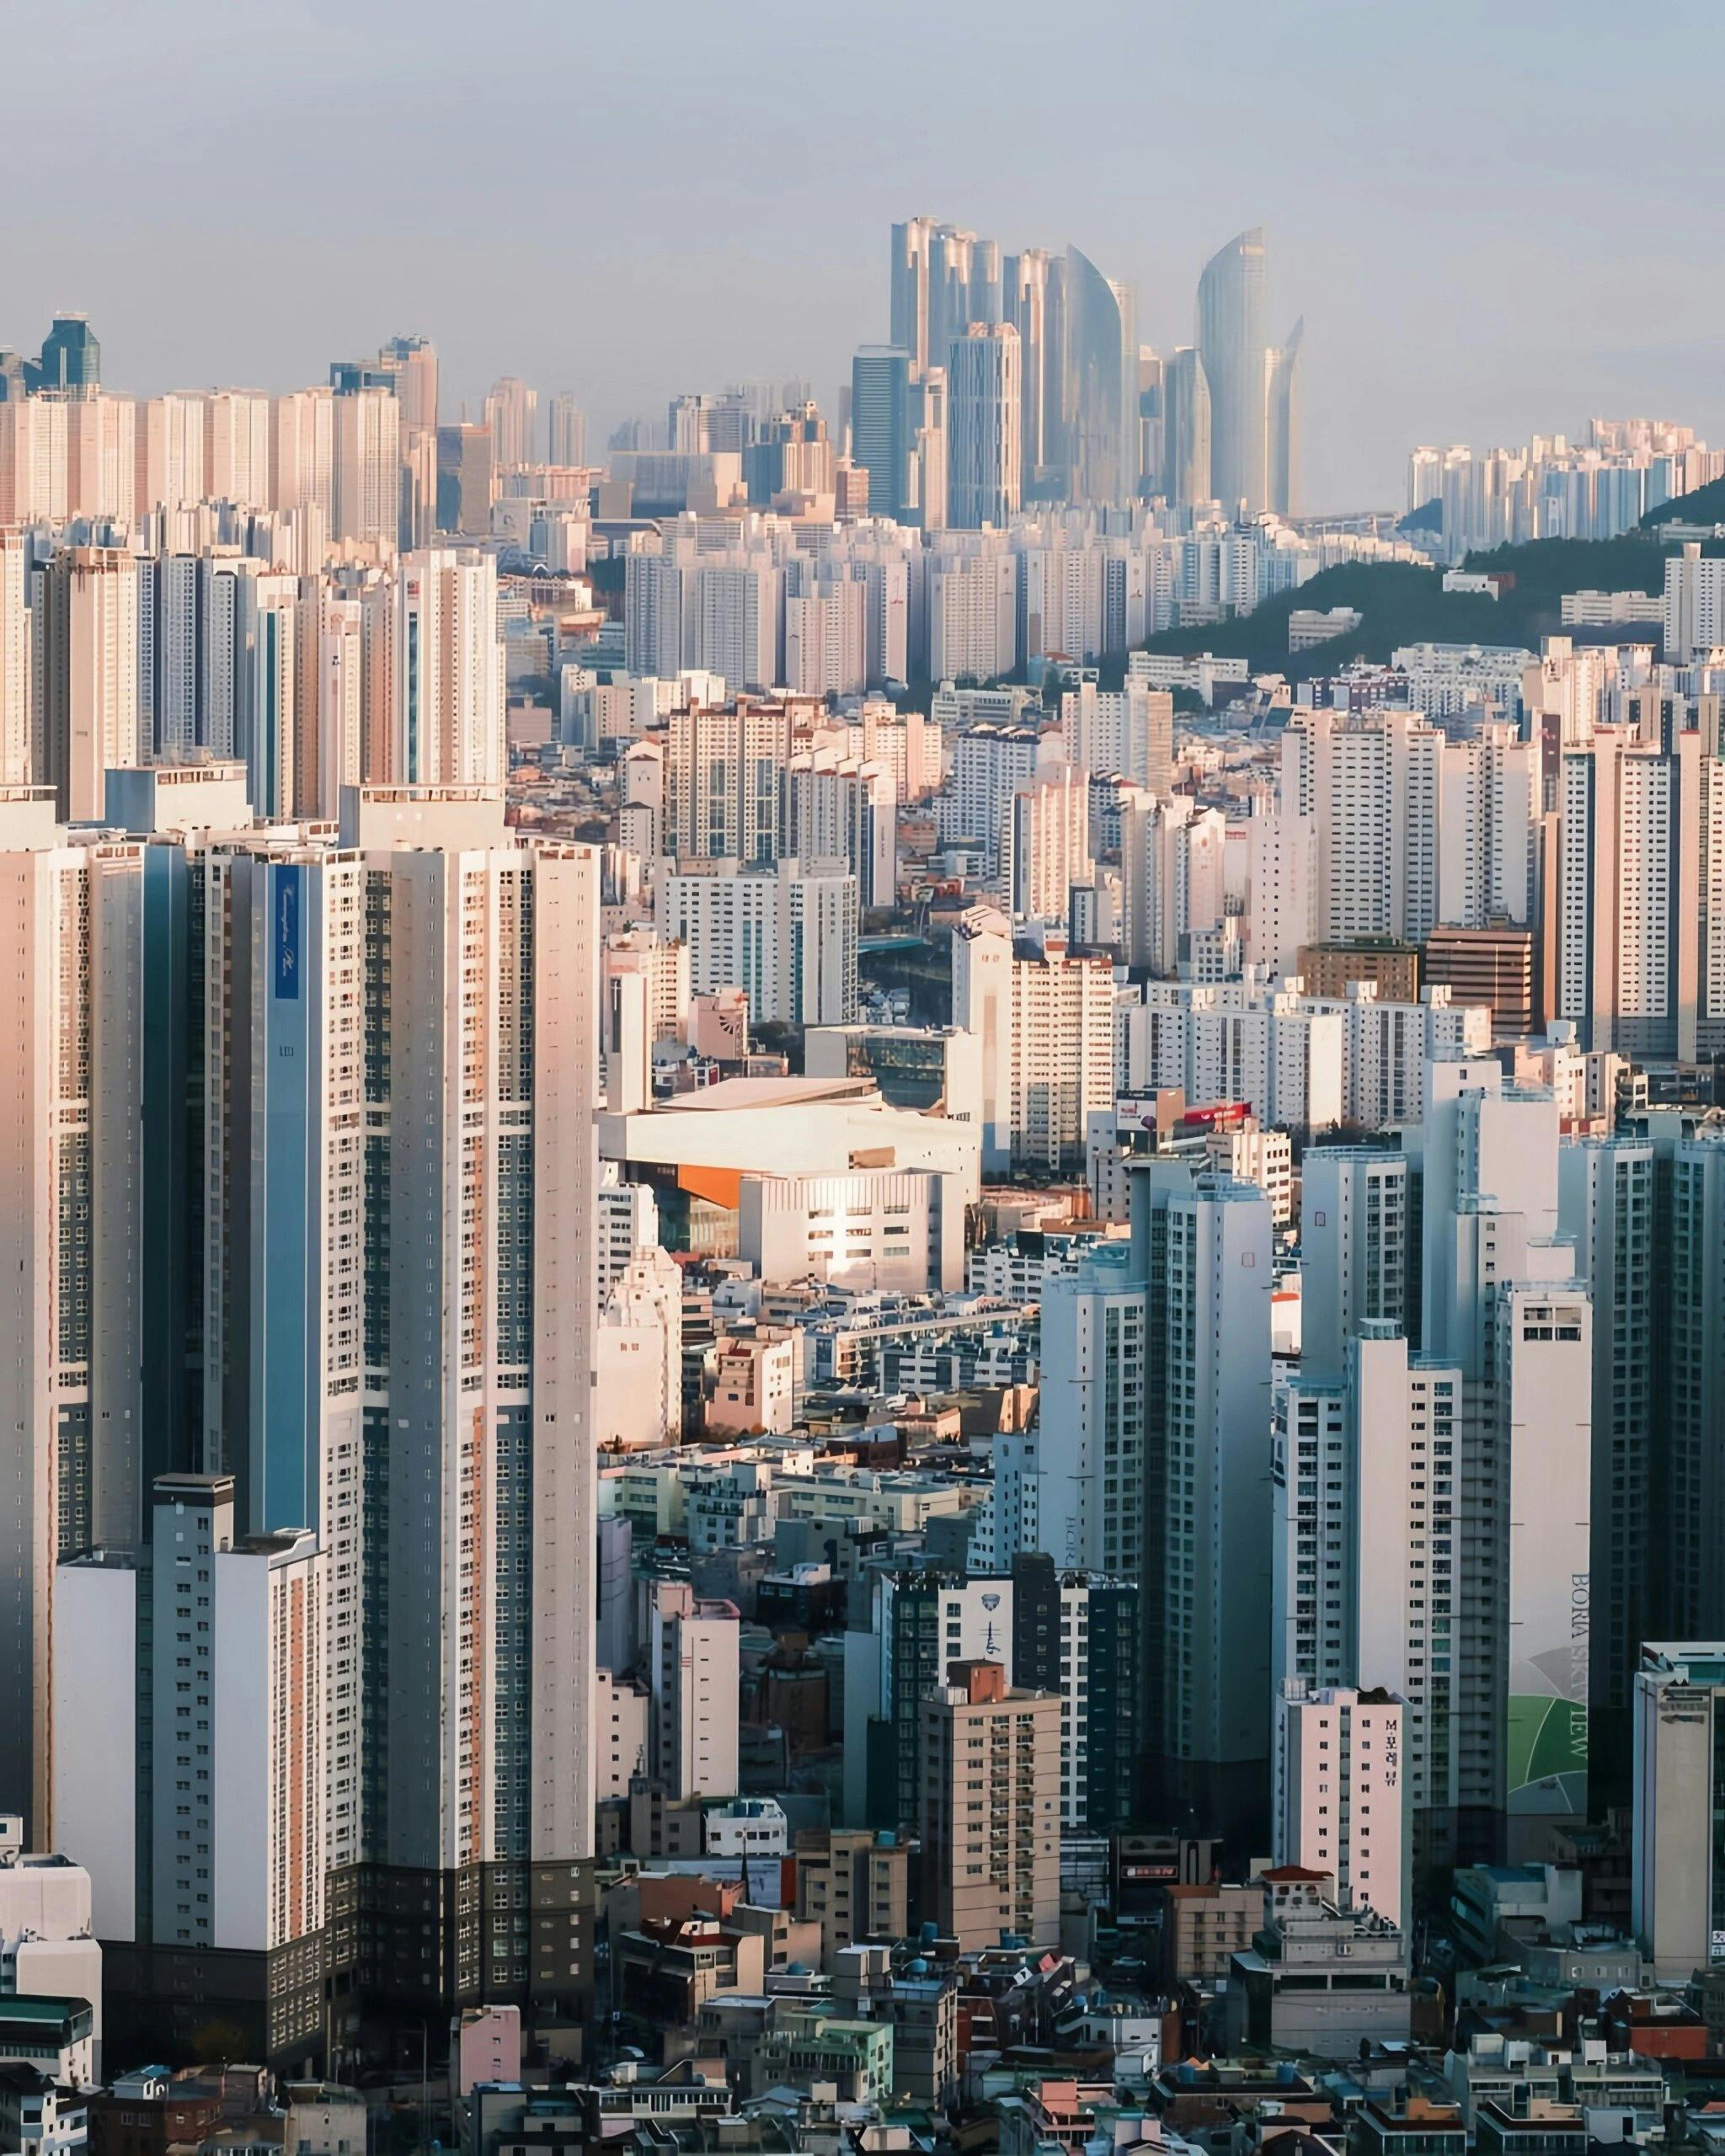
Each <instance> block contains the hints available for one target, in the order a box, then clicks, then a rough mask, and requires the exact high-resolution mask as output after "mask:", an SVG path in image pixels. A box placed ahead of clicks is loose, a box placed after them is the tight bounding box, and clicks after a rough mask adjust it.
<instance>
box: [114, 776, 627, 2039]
mask: <svg viewBox="0 0 1725 2156" xmlns="http://www.w3.org/2000/svg"><path fill="white" fill-rule="evenodd" d="M149 866H150V868H151V870H152V873H154V874H155V875H156V876H157V878H158V879H159V882H160V886H161V888H160V892H159V899H160V914H159V916H152V921H155V923H156V932H158V933H160V934H161V935H163V937H164V938H165V937H170V936H171V935H173V934H174V932H175V926H174V925H175V924H176V923H178V924H179V928H178V931H177V932H178V934H179V937H181V938H183V939H184V942H181V943H180V944H179V946H178V948H179V950H180V952H181V953H182V963H180V967H179V979H178V981H177V982H176V981H174V979H171V978H169V977H166V976H164V978H163V981H162V983H161V989H160V993H161V995H162V998H163V1015H164V1019H165V1020H166V1019H168V1018H169V1017H170V1013H177V1014H178V1017H177V1019H176V1020H174V1021H173V1022H175V1023H177V1026H178V1027H179V1031H180V1038H181V1039H182V1040H183V1042H184V1044H185V1046H184V1054H185V1055H186V1063H185V1066H184V1068H185V1071H186V1074H187V1075H185V1076H184V1077H182V1078H181V1080H180V1081H179V1083H180V1086H182V1087H183V1088H184V1089H185V1090H184V1094H183V1095H182V1107H181V1109H180V1115H181V1118H184V1115H185V1113H188V1112H190V1113H191V1114H192V1115H193V1116H194V1118H195V1130H196V1139H195V1144H194V1145H190V1147H188V1149H187V1151H188V1160H187V1163H186V1166H185V1169H184V1175H185V1178H186V1180H185V1184H184V1193H183V1196H182V1198H181V1200H180V1203H179V1209H178V1212H177V1214H176V1216H175V1217H176V1225H175V1228H174V1232H175V1233H176V1234H178V1235H181V1236H183V1237H184V1240H185V1241H186V1243H187V1245H188V1246H189V1249H190V1253H191V1255H190V1258H189V1260H188V1272H189V1275H190V1279H191V1282H192V1283H193V1284H192V1285H191V1286H190V1289H189V1290H188V1291H187V1293H186V1294H185V1297H184V1305H183V1307H182V1309H181V1310H180V1311H179V1315H178V1316H177V1317H176V1318H175V1320H174V1323H173V1324H172V1325H170V1326H166V1327H164V1328H163V1329H164V1330H166V1331H170V1332H173V1333H174V1336H175V1337H177V1338H178V1339H179V1342H180V1346H179V1358H180V1362H181V1364H182V1368H181V1369H180V1371H179V1375H178V1377H177V1379H176V1378H175V1377H174V1374H173V1373H172V1372H170V1373H169V1374H168V1378H167V1379H165V1380H164V1385H163V1390H166V1389H167V1387H168V1385H170V1384H175V1383H177V1384H178V1385H179V1387H180V1389H181V1390H182V1391H183V1393H184V1397H185V1401H186V1406H185V1411H184V1414H185V1419H186V1420H187V1422H189V1423H190V1425H191V1427H193V1428H195V1429H196V1430H198V1431H199V1432H200V1433H201V1441H202V1448H203V1453H204V1464H205V1465H206V1468H207V1469H208V1470H209V1471H211V1472H220V1473H227V1474H231V1475H232V1477H233V1479H234V1484H235V1492H236V1502H237V1504H238V1508H239V1513H240V1516H241V1518H242V1519H243V1523H244V1524H245V1526H246V1528H247V1529H248V1531H254V1532H259V1533H264V1532H276V1531H285V1530H286V1529H289V1528H297V1527H300V1526H306V1527H309V1528H311V1529H313V1531H315V1532H316V1534H317V1535H318V1542H319V1547H320V1551H321V1553H322V1559H323V1563H324V1565H325V1566H326V1568H327V1576H328V1588H329V1593H328V1598H327V1600H326V1605H325V1607H326V1630H325V1636H324V1642H323V1659H324V1666H325V1668H326V1671H327V1673H328V1678H329V1704H328V1716H327V1721H326V1725H325V1732H324V1769H325V1773H326V1777H327V1790H328V1837H329V1849H330V1868H331V1870H332V1872H334V1873H336V1874H339V1875H341V1876H342V1877H343V1879H344V1882H345V1883H344V1887H343V1890H342V1892H341V1894H340V1895H339V1897H338V1904H337V1906H338V1911H339V1921H338V1922H336V1923H335V1924H334V1927H333V1929H332V1930H331V1932H330V1935H329V1942H328V1945H329V1953H330V1957H331V1961H332V1965H333V1966H334V1968H335V1970H336V1972H337V1975H336V1997H337V2001H338V2004H337V2007H336V2015H337V2020H338V2023H339V2022H340V2021H341V2020H342V2017H343V2016H344V2015H346V2014H347V2013H349V2012H350V2011H354V2012H356V2011H358V2010H359V2008H358V2004H357V1999H356V1995H357V1994H363V1993H368V1992H370V1991H371V1990H372V1989H374V1988H380V1987H383V1986H393V1987H395V1988H398V1985H399V1977H398V1973H393V1972H399V1970H400V1969H402V1968H403V1967H412V1968H413V1969H414V1970H415V1971H416V1972H417V1979H416V1980H417V1983H418V1986H419V1991H420V1992H421V1993H423V1994H424V1995H425V1997H426V1999H428V2000H429V2001H430V2002H432V2003H433V2004H436V2003H438V2002H441V2003H443V2004H448V2003H450V2002H452V2001H460V2000H466V1999H478V1997H480V1996H481V1995H484V1996H494V1995H498V1994H499V1993H508V1994H509V1995H511V1996H514V1997H515V1998H518V1999H524V2000H525V1999H542V2000H547V2001H551V2002H558V2001H565V2000H569V1999H573V1998H575V1997H577V1996H578V1995H579V1993H581V1992H582V1991H583V1990H584V1989H585V1987H586V1985H587V1983H589V1981H590V1969H589V1967H588V1964H587V1960H586V1951H585V1940H586V1937H587V1921H588V1920H587V1914H586V1910H585V1883H584V1882H585V1872H584V1866H585V1864H586V1861H587V1860H588V1859H589V1858H590V1855H591V1853H592V1848H591V1832H592V1801H593V1799H592V1780H591V1777H592V1771H593V1760H592V1752H591V1745H590V1728H589V1712H588V1707H589V1699H588V1685H589V1684H590V1674H591V1668H592V1661H593V1657H592V1652H591V1638H590V1627H591V1623H592V1596H593V1577H592V1544H593V1540H594V1529H593V1524H592V1523H593V1518H594V1513H595V1497H594V1490H593V1475H594V1455H593V1451H592V1425H591V1401H590V1389H591V1385H592V1382H593V1369H594V1360H595V1358H594V1354H593V1341H592V1336H593V1326H594V1323H595V1312H596V1290H595V1271H596V1265H597V1250H596V1241H597V1230H596V1227H595V1214H596V1206H597V1197H596V1193H597V1166H596V1159H595V1139H594V1117H595V1110H596V1105H597V1097H598V1077H599V1070H598V1035H599V1027H598V967H599V954H598V947H599V884H598V867H597V862H596V859H595V857H594V856H593V855H592V854H590V852H588V851H586V850H585V849H581V848H573V847H561V846H537V847H536V846H526V847H523V846H515V845H514V844H513V843H511V842H510V835H509V834H508V833H507V831H506V830H505V826H504V825H503V821H502V809H501V803H500V800H499V798H498V796H497V794H496V793H495V792H494V790H491V789H487V788H482V787H467V788H460V787H452V788H444V789H435V788H409V787H387V788H382V789H378V790H377V791H375V792H366V791H364V790H355V789H350V790H349V791H348V792H346V793H345V795H344V798H343V814H342V821H341V826H340V830H339V843H337V844H331V843H329V842H328V841H325V840H319V841H315V842H307V841H305V840H304V839H303V838H302V835H300V834H298V833H296V832H292V831H290V832H286V833H282V832H277V833H273V834H272V833H269V832H259V833H256V834H243V835H239V836H238V837H232V836H230V837H222V835H219V834H211V835H206V836H204V837H201V838H195V839H190V840H188V841H186V842H185V843H184V845H183V846H176V845H171V844H158V845H154V846H152V847H151V848H150V849H149ZM176 879H178V883H177V885H176ZM188 946H190V948H188ZM194 951H195V963H184V959H187V958H191V956H192V954H193V952H194ZM194 1070H195V1071H196V1072H198V1073H199V1074H200V1082H199V1083H198V1084H197V1085H196V1086H195V1087H193V1086H192V1085H191V1083H190V1073H191V1072H192V1071H194ZM152 1097H153V1096H152ZM172 1098H173V1091H172V1088H171V1087H170V1089H169V1099H170V1101H171V1100H172ZM173 1123H174V1118H173V1117H172V1116H169V1117H168V1118H167V1119H166V1120H165V1122H164V1126H163V1128H164V1129H166V1130H168V1131H170V1132H171V1130H172V1128H173ZM152 1128H153V1125H152ZM536 1866H537V1867H549V1869H543V1868H542V1869H541V1870H539V1871H538V1872H537V1877H538V1879H539V1881H540V1883H541V1887H544V1886H545V1885H546V1884H547V1882H549V1883H554V1884H555V1886H556V1887H557V1892H556V1893H555V1894H547V1893H546V1892H542V1891H538V1890H537V1889H536V1892H534V1894H533V1895H532V1896H531V1897H530V1896H529V1894H528V1892H527V1881H528V1878H529V1874H530V1870H531V1868H532V1867H536ZM386 1877H387V1880H388V1881H390V1882H391V1884H390V1887H389V1892H388V1894H387V1897H386V1899H385V1902H384V1903H382V1905H377V1906H374V1904H373V1902H372V1901H371V1898H370V1892H371V1884H370V1883H371V1882H372V1881H378V1880H382V1879H384V1878H386ZM482 1878H483V1879H485V1880H487V1881H489V1882H491V1884H490V1885H489V1886H488V1887H487V1889H486V1892H485V1894H484V1895H483V1896H482V1895H481V1894H480V1892H479V1891H478V1881H480V1880H481V1879H482ZM499 1892H504V1893H505V1900H504V1901H503V1902H502V1903H499V1901H498V1900H497V1894H498V1893H499ZM499 1907H504V1908H507V1909H508V1910H509V1912H510V1914H509V1916H508V1918H507V1920H506V1921H505V1922H498V1921H495V1920H494V1919H495V1912H496V1910H497V1908H499Z"/></svg>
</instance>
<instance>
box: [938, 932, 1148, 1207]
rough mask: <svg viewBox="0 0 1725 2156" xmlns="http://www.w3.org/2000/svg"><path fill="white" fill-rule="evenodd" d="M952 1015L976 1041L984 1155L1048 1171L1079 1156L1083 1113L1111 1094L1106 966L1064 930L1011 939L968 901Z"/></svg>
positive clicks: (987, 1168)
mask: <svg viewBox="0 0 1725 2156" xmlns="http://www.w3.org/2000/svg"><path fill="white" fill-rule="evenodd" d="M952 963H953V1023H954V1024H955V1025H958V1026H962V1027H965V1028H966V1029H967V1030H968V1031H969V1032H970V1033H975V1035H976V1036H977V1037H978V1038H979V1039H980V1041H981V1043H982V1117H983V1136H982V1165H983V1170H984V1172H985V1174H986V1173H990V1172H1000V1171H1002V1170H1005V1169H1006V1168H1007V1167H1008V1166H1020V1167H1034V1168H1038V1169H1042V1170H1046V1171H1050V1172H1052V1171H1055V1170H1057V1169H1058V1168H1060V1167H1061V1166H1071V1165H1073V1164H1075V1163H1076V1162H1081V1161H1082V1160H1083V1158H1084V1139H1085V1130H1086V1125H1087V1118H1089V1117H1090V1116H1091V1115H1092V1113H1095V1112H1096V1111H1097V1110H1099V1109H1101V1108H1104V1107H1108V1105H1109V1104H1110V1102H1112V1100H1113V1097H1114V971H1113V968H1112V967H1111V966H1110V964H1109V963H1108V960H1107V959H1106V958H1080V957H1076V956H1075V955H1074V954H1073V953H1071V951H1070V950H1069V949H1068V948H1067V946H1066V941H1065V935H1064V932H1062V933H1060V934H1054V933H1049V934H1048V935H1046V936H1044V938H1043V940H1042V942H1041V943H1040V944H1039V946H1035V947H1032V946H1028V945H1027V946H1026V947H1024V948H1023V949H1022V950H1020V949H1017V948H1016V947H1015V946H1014V943H1013V938H1012V924H1011V923H1010V922H1009V921H1007V918H1006V916H1005V915H1003V914H1000V913H997V912H996V911H995V910H993V909H992V908H991V907H988V906H973V907H972V908H971V909H970V910H969V912H968V913H967V914H965V915H964V917H963V919H962V920H961V921H959V924H958V926H956V927H955V929H954V930H953V954H952Z"/></svg>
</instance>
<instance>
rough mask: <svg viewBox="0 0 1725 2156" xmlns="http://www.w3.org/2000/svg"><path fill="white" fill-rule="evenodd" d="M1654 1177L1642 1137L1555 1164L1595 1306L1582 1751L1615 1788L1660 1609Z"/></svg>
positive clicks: (1563, 1218) (1564, 1213) (1573, 1150)
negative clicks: (1646, 1645)
mask: <svg viewBox="0 0 1725 2156" xmlns="http://www.w3.org/2000/svg"><path fill="white" fill-rule="evenodd" d="M1656 1173H1657V1170H1656V1166H1655V1157H1654V1149H1653V1145H1651V1144H1648V1143H1646V1142H1643V1141H1642V1140H1641V1139H1630V1138H1616V1137H1613V1138H1582V1139H1568V1140H1566V1142H1565V1143H1564V1145H1562V1149H1561V1150H1560V1152H1559V1155H1558V1161H1557V1174H1558V1218H1559V1220H1560V1222H1561V1225H1562V1231H1563V1233H1564V1235H1566V1236H1567V1237H1568V1238H1569V1239H1570V1241H1572V1242H1573V1246H1574V1249H1575V1269H1576V1272H1577V1273H1578V1275H1579V1277H1580V1278H1582V1279H1583V1280H1585V1281H1586V1283H1587V1284H1588V1289H1589V1294H1591V1296H1592V1299H1593V1309H1594V1325H1593V1354H1594V1369H1593V1417H1594V1441H1593V1488H1592V1499H1593V1562H1592V1572H1593V1587H1592V1593H1591V1597H1590V1613H1591V1625H1592V1630H1591V1642H1590V1644H1591V1653H1590V1657H1589V1696H1588V1742H1589V1754H1590V1756H1591V1757H1592V1758H1594V1759H1595V1760H1596V1761H1598V1762H1599V1765H1600V1768H1601V1769H1602V1770H1603V1771H1604V1772H1605V1773H1606V1774H1609V1775H1610V1776H1611V1777H1612V1778H1613V1779H1612V1780H1611V1782H1610V1786H1612V1787H1621V1778H1622V1776H1623V1774H1624V1773H1625V1771H1626V1768H1627V1764H1628V1760H1629V1748H1630V1716H1631V1708H1632V1703H1633V1696H1634V1684H1635V1673H1636V1665H1637V1662H1638V1660H1639V1658H1640V1655H1641V1646H1642V1641H1643V1640H1645V1639H1647V1638H1648V1636H1649V1635H1650V1634H1651V1632H1652V1631H1653V1629H1654V1612H1655V1609H1656V1608H1657V1606H1658V1604H1657V1602H1656V1599H1655V1593H1654V1589H1655V1585H1656V1582H1658V1578H1659V1571H1658V1552H1657V1548H1656V1530H1655V1525H1654V1513H1653V1492H1654V1482H1655V1476H1656V1472H1657V1469H1656V1462H1655V1459H1654V1447H1655V1444H1656V1443H1657V1432H1656V1426H1655V1416H1656V1410H1655V1406H1654V1401H1655V1395H1656V1391H1657V1390H1658V1385H1657V1377H1658V1372H1657V1360H1658V1350H1657V1348H1656V1338H1657V1332H1658V1331H1664V1330H1665V1328H1666V1327H1668V1326H1669V1327H1670V1328H1671V1331H1672V1333H1674V1331H1675V1325H1674V1310H1672V1309H1671V1307H1670V1306H1669V1305H1666V1307H1664V1309H1663V1310H1662V1309H1661V1307H1660V1305H1661V1301H1662V1296H1661V1294H1660V1290H1659V1289H1658V1287H1657V1286H1656V1284H1655V1257H1654V1252H1655V1227H1654V1189H1655V1177H1656ZM1656 1313H1657V1315H1656ZM1656 1328H1657V1331H1656ZM1668 1337H1669V1335H1668ZM1673 1344H1675V1343H1674V1342H1673ZM1685 1389H1686V1387H1685Z"/></svg>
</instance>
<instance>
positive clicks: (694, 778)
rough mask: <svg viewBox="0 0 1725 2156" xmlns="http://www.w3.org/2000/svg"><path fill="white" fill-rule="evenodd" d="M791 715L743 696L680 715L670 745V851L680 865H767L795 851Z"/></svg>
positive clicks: (667, 785) (667, 768) (673, 718)
mask: <svg viewBox="0 0 1725 2156" xmlns="http://www.w3.org/2000/svg"><path fill="white" fill-rule="evenodd" d="M790 761H791V716H790V713H789V712H788V710H787V709H786V708H785V707H783V706H782V705H780V704H755V703H751V702H748V701H747V700H746V699H743V698H740V699H739V700H738V702H737V703H736V705H735V706H734V707H733V708H731V709H729V710H716V711H709V710H707V709H705V708H703V707H701V706H700V705H698V704H696V703H691V704H690V706H689V707H688V708H687V709H686V710H684V711H678V712H672V713H671V718H670V730H669V733H668V734H667V736H666V742H665V830H664V833H663V841H664V846H665V851H666V852H667V853H670V854H675V855H676V857H677V859H678V860H679V861H680V862H690V861H719V860H734V861H742V862H748V863H750V864H751V865H755V866H761V867H765V866H767V865H770V864H771V863H772V862H775V861H777V859H778V858H779V857H780V855H781V854H782V853H784V852H786V851H788V846H787V842H786V829H787V810H786V799H785V788H786V783H787V777H788V771H789V768H790Z"/></svg>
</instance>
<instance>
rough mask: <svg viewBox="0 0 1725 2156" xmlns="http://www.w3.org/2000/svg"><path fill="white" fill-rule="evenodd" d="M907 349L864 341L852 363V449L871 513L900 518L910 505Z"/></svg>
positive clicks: (909, 382) (909, 368) (908, 365)
mask: <svg viewBox="0 0 1725 2156" xmlns="http://www.w3.org/2000/svg"><path fill="white" fill-rule="evenodd" d="M912 453H913V445H912V442H911V355H910V354H909V353H908V352H905V351H902V350H900V349H898V348H897V347H896V346H895V345H891V344H865V345H863V347H862V349H861V350H859V351H858V352H857V355H856V357H855V358H854V359H853V360H852V362H851V454H852V456H853V457H854V458H855V459H856V461H857V463H858V464H860V465H861V466H862V467H863V470H864V471H865V472H868V514H869V515H871V516H880V517H891V518H892V519H893V520H895V522H898V521H902V520H904V519H905V516H906V515H907V514H908V513H909V511H910V510H911V506H912V499H913V498H912V494H911V456H912Z"/></svg>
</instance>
